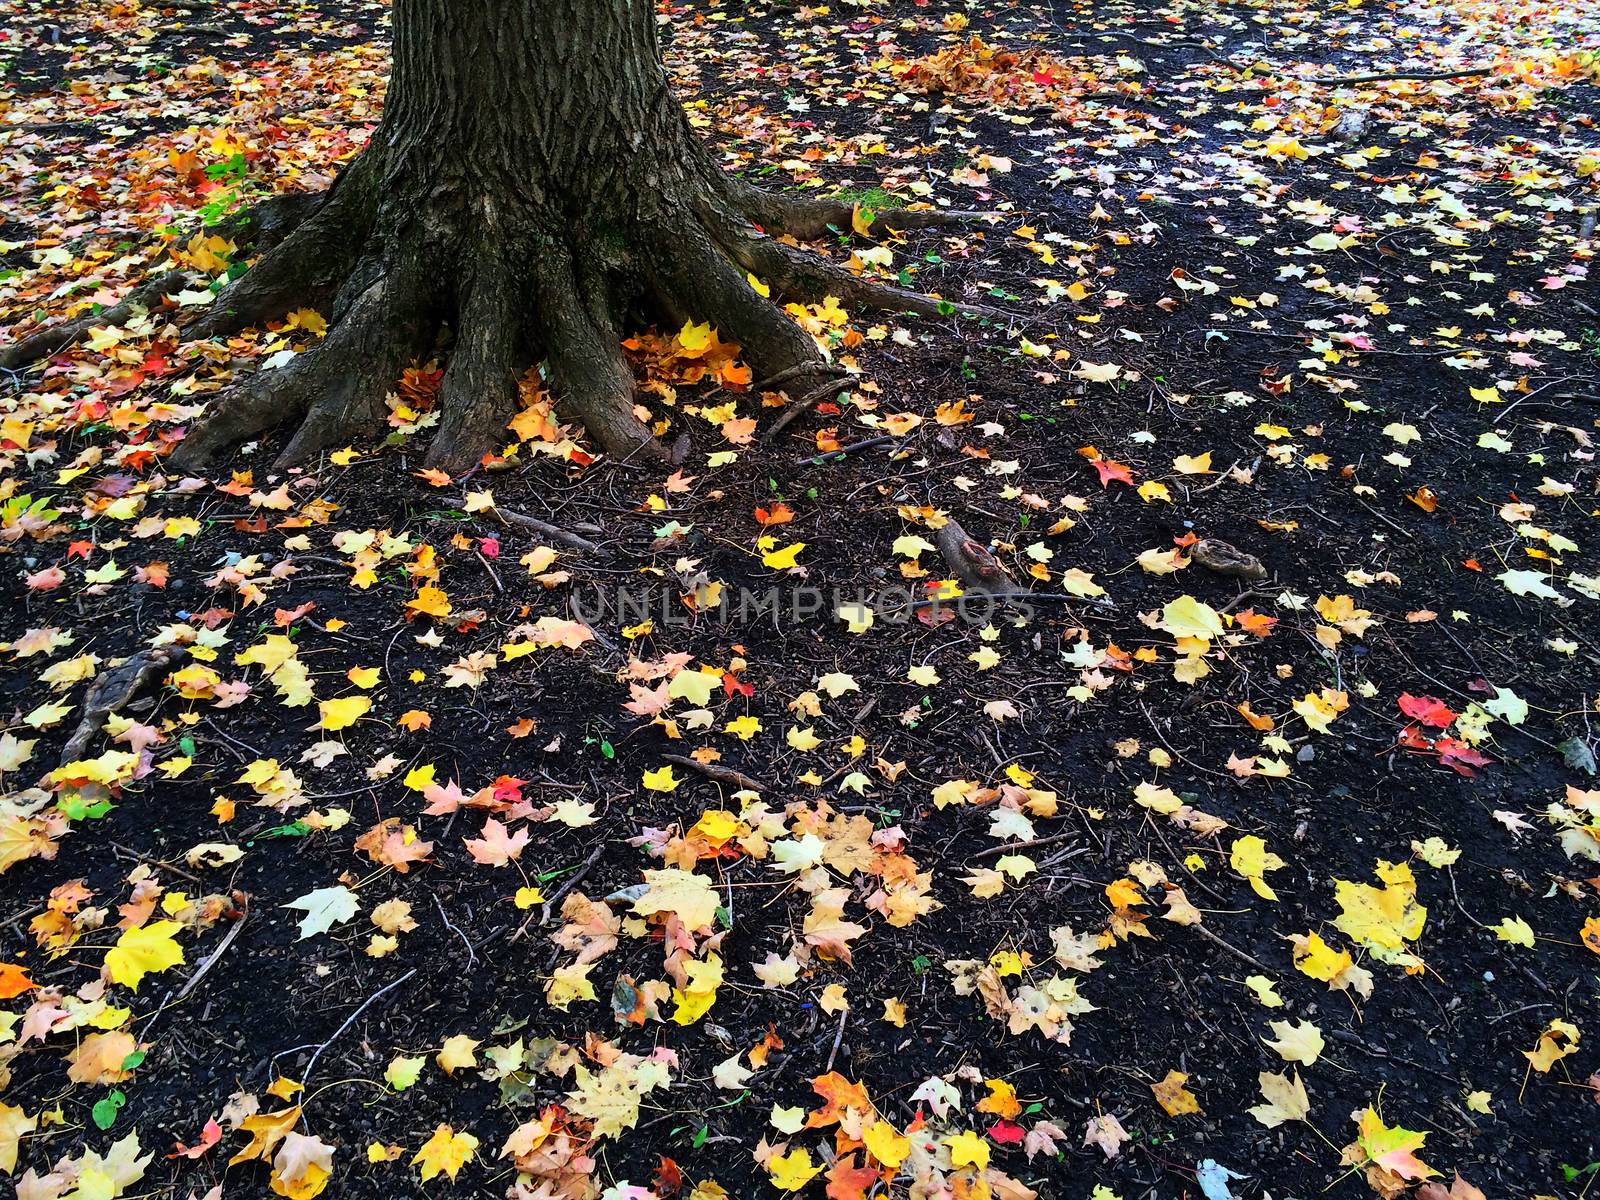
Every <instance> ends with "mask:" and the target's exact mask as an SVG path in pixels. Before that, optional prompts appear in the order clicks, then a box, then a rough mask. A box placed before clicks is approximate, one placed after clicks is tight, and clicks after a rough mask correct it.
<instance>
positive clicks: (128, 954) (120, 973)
mask: <svg viewBox="0 0 1600 1200" xmlns="http://www.w3.org/2000/svg"><path fill="white" fill-rule="evenodd" d="M182 928H183V926H182V925H180V924H178V922H176V921H151V922H150V923H149V924H148V925H144V926H141V927H140V928H138V929H125V930H123V932H122V936H121V937H119V938H118V939H117V944H116V945H115V946H113V947H111V949H110V950H107V951H106V974H107V975H109V976H110V977H111V982H112V983H117V984H121V985H122V986H123V987H125V988H131V989H132V990H133V991H138V990H139V983H140V981H141V980H143V979H144V977H145V976H146V975H157V974H160V973H161V972H162V971H166V970H169V969H170V968H172V967H177V966H182V965H183V947H182V946H180V945H178V943H177V942H176V941H174V940H173V934H175V933H177V932H178V930H180V929H182Z"/></svg>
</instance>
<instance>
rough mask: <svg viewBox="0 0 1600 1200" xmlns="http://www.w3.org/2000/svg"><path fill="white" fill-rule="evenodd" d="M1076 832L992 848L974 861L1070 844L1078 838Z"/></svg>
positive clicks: (975, 856)
mask: <svg viewBox="0 0 1600 1200" xmlns="http://www.w3.org/2000/svg"><path fill="white" fill-rule="evenodd" d="M1077 836H1078V835H1077V833H1076V832H1072V833H1057V834H1054V835H1053V836H1051V837H1042V838H1033V839H1032V840H1030V841H1026V842H1009V843H1007V844H1006V845H1004V846H991V847H989V849H987V850H981V851H979V852H978V853H977V854H974V855H973V856H972V861H973V862H977V861H978V860H979V859H983V858H998V857H999V856H1000V855H1002V854H1010V853H1011V852H1012V851H1014V850H1031V849H1033V848H1034V847H1035V846H1054V845H1055V844H1056V843H1057V842H1068V841H1071V840H1072V839H1073V838H1075V837H1077Z"/></svg>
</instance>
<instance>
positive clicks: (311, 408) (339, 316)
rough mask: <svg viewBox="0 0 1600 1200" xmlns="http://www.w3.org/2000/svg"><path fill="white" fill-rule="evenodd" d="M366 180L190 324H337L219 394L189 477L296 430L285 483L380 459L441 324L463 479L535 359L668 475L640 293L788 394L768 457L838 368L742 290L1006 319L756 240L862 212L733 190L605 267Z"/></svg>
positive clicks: (554, 233) (627, 459) (559, 239)
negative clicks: (325, 320) (643, 403)
mask: <svg viewBox="0 0 1600 1200" xmlns="http://www.w3.org/2000/svg"><path fill="white" fill-rule="evenodd" d="M375 174H376V172H375V169H371V168H364V167H363V165H362V163H361V162H360V160H358V161H357V163H356V164H354V165H353V166H352V167H351V169H350V170H349V171H347V172H346V173H345V175H343V176H341V178H340V180H339V182H338V183H337V184H336V185H335V188H334V190H333V191H332V192H331V193H330V194H329V195H328V197H327V198H326V200H325V201H323V202H322V203H321V204H318V205H316V206H314V207H313V206H309V205H305V204H303V203H301V202H296V203H295V204H294V205H291V206H290V207H289V209H288V210H287V211H286V213H285V214H279V215H275V216H274V218H273V225H274V228H275V229H276V230H277V231H278V232H279V233H281V234H283V236H282V240H281V241H279V242H278V244H277V245H276V246H275V247H274V248H272V249H271V250H270V251H268V252H267V253H266V254H264V255H263V256H262V257H261V259H260V260H259V261H258V262H257V263H256V265H255V266H254V267H253V268H252V269H251V270H250V271H249V272H247V273H246V274H245V275H243V276H242V277H241V278H240V279H239V280H237V281H236V282H235V283H234V284H233V285H232V286H231V287H229V288H228V289H227V290H226V291H224V292H223V293H222V295H220V296H219V297H218V299H217V301H216V303H215V304H214V305H213V306H212V308H211V309H210V310H209V311H208V312H207V313H205V314H204V315H203V316H202V317H200V318H199V319H198V320H197V321H195V322H194V323H193V324H192V325H191V326H190V329H189V332H190V333H191V335H193V336H214V335H219V334H225V333H229V332H232V331H234V330H237V329H240V328H244V327H246V326H249V325H254V324H260V323H263V322H266V321H270V320H273V319H276V318H278V317H281V316H282V315H283V314H284V313H285V312H287V311H290V310H291V309H295V308H300V307H307V306H310V307H317V308H319V309H321V310H322V311H329V312H331V318H330V325H329V331H328V335H327V337H326V338H325V339H324V340H323V341H322V342H320V343H319V344H317V345H315V346H314V347H312V348H311V349H309V350H307V351H305V352H303V353H302V354H300V355H299V356H298V357H296V358H295V359H293V360H292V361H291V362H290V363H288V364H287V365H286V366H284V367H281V368H279V369H277V370H272V371H265V372H262V373H260V374H257V375H255V376H253V377H252V378H250V379H248V380H247V381H245V382H244V383H242V384H240V385H238V386H236V387H234V388H233V389H231V390H230V391H228V392H226V393H224V394H222V395H219V396H218V397H216V398H215V399H214V400H213V401H212V402H211V406H210V409H209V411H208V412H207V413H206V415H205V416H204V418H203V419H202V420H200V421H199V422H198V423H197V424H196V425H195V426H194V428H193V429H192V430H191V431H190V432H189V435H188V437H187V438H186V439H185V440H184V442H183V443H182V445H181V446H180V447H179V449H178V450H177V451H176V452H175V453H174V455H173V460H172V461H173V465H174V466H176V467H177V468H179V469H181V470H196V469H198V468H200V467H202V466H204V465H206V464H208V463H209V462H211V461H213V460H214V459H215V458H216V457H217V456H218V455H219V454H221V453H222V452H224V451H226V450H227V449H229V448H231V447H232V446H234V445H236V444H238V443H240V442H244V441H248V440H251V439H255V438H259V437H261V436H262V435H263V434H265V433H267V432H268V431H269V430H271V429H273V428H274V427H275V426H278V425H280V424H291V423H292V424H294V425H295V426H296V429H295V432H294V434H293V435H292V437H291V438H290V441H289V443H288V445H287V447H286V448H285V449H284V450H283V452H282V454H281V455H280V456H279V457H278V460H277V462H278V465H279V466H294V465H301V464H304V463H306V462H308V461H310V460H311V459H314V458H315V457H316V456H318V455H319V454H321V453H323V452H325V451H326V450H329V449H332V448H335V447H338V446H341V445H345V444H352V443H353V444H359V443H363V442H365V443H369V444H370V443H371V442H372V441H373V440H375V438H374V434H375V433H377V432H379V431H381V430H382V429H383V428H384V427H385V422H386V417H387V406H386V403H385V397H386V395H387V393H388V391H389V390H390V389H391V388H392V387H393V385H394V383H395V381H396V380H397V379H398V378H399V376H400V375H401V373H402V372H403V370H404V369H405V366H406V365H407V363H408V362H410V361H412V359H413V358H414V357H416V356H420V355H425V354H426V353H428V352H429V350H430V348H431V347H432V346H433V345H434V339H435V336H436V333H437V331H438V330H439V329H440V328H441V327H442V326H447V327H449V328H450V329H451V330H452V332H453V343H454V344H453V347H452V349H451V352H450V357H449V361H448V365H447V367H446V370H445V375H444V379H443V382H442V384H441V387H440V392H439V397H438V400H437V410H438V413H439V423H438V428H437V430H436V432H435V433H434V435H433V439H432V442H431V444H430V445H429V448H428V454H427V463H428V465H429V466H431V467H436V468H439V469H442V470H445V471H447V472H449V473H451V474H459V473H461V472H463V471H466V470H470V469H471V468H473V467H474V466H476V465H477V464H479V463H480V462H482V461H484V459H485V457H486V456H488V455H492V454H493V453H495V452H496V451H498V450H500V449H501V448H502V447H503V446H504V444H505V442H506V439H507V435H506V432H505V429H506V425H507V423H508V422H509V421H510V420H511V419H512V417H514V416H515V414H516V411H517V404H518V393H519V380H520V379H521V377H522V375H523V374H524V373H525V372H526V370H527V368H528V367H529V365H531V364H532V363H533V362H535V361H537V360H540V359H542V360H543V361H544V363H545V366H546V373H547V375H548V377H549V379H550V381H551V385H552V391H553V393H554V395H555V398H556V400H557V403H558V406H559V408H560V411H561V413H562V415H563V416H564V417H565V418H566V419H569V420H574V421H577V422H580V423H581V424H582V425H583V426H584V427H585V428H586V429H587V430H588V432H589V434H590V435H591V436H592V437H593V438H594V439H595V441H596V442H597V443H598V445H599V447H600V448H601V449H602V450H604V451H605V452H606V453H607V454H608V455H610V456H611V457H612V458H613V459H615V460H617V461H620V462H623V463H634V464H641V463H652V464H657V463H661V462H665V461H675V456H673V455H669V454H668V453H667V451H666V450H665V448H664V447H663V446H662V445H661V444H660V443H659V442H658V441H657V440H656V439H655V437H654V436H652V433H651V430H650V427H649V424H648V420H649V415H648V413H647V412H646V411H645V410H643V409H642V408H639V407H638V406H637V401H636V385H635V381H634V377H633V373H632V370H631V369H630V367H629V365H628V362H627V360H626V358H625V357H624V356H623V353H622V350H621V347H620V340H621V337H622V335H623V333H624V332H625V331H624V330H622V329H621V328H619V323H620V322H619V316H620V314H621V313H622V312H624V311H626V309H627V306H628V305H629V304H631V303H632V302H633V301H634V300H637V299H640V298H641V296H640V292H641V290H642V291H643V297H642V298H643V299H644V300H645V301H646V302H647V303H648V304H649V305H651V306H652V307H653V308H654V309H655V310H656V312H657V313H658V314H660V315H661V316H663V317H665V318H666V319H668V320H670V321H673V322H677V323H682V322H684V321H689V320H693V321H697V322H700V321H704V322H709V323H710V324H712V325H713V326H714V327H715V328H717V329H718V330H719V331H721V332H722V334H723V335H724V336H725V337H727V338H728V339H729V340H730V341H734V342H737V343H739V345H740V346H741V348H742V354H743V357H744V360H745V362H746V363H747V364H748V365H749V366H750V368H751V369H752V371H753V373H754V375H755V377H756V379H757V380H758V381H760V382H759V383H758V386H762V387H763V390H777V388H778V386H779V384H780V383H781V386H782V390H783V391H784V392H785V393H787V395H788V396H789V397H791V400H790V403H789V406H788V407H787V409H786V410H785V412H784V413H783V414H781V415H780V416H779V417H778V418H777V420H776V421H775V422H774V423H772V424H771V425H770V426H769V429H768V433H767V437H768V439H769V440H770V438H771V437H773V436H776V434H777V433H778V432H780V431H781V430H782V429H783V428H785V427H786V426H787V425H789V424H790V423H792V422H793V421H794V420H796V419H797V418H798V417H800V416H803V415H804V414H805V413H806V412H808V411H809V410H810V409H811V407H812V406H814V405H815V404H816V403H817V402H819V401H820V399H822V398H823V397H824V396H826V395H831V394H834V389H835V388H836V387H837V381H838V378H839V375H840V371H839V369H838V368H837V367H836V366H835V365H834V364H832V363H831V362H830V361H829V359H828V356H827V355H826V353H825V352H824V351H823V350H822V349H820V348H819V346H818V344H817V342H816V341H815V340H814V339H813V338H812V337H811V336H810V335H809V334H807V333H806V332H805V331H804V330H802V329H801V328H800V327H799V326H798V325H797V324H796V323H795V322H794V321H792V320H790V319H789V317H788V315H787V314H785V313H784V312H783V311H782V309H781V308H780V307H779V304H778V303H777V302H775V301H774V300H771V299H768V298H767V296H765V295H763V294H762V293H761V292H758V291H757V290H756V288H755V287H753V286H752V285H751V283H750V279H749V276H751V275H753V276H755V277H757V278H759V279H762V280H765V281H766V283H767V284H768V285H769V286H770V287H771V289H772V291H773V293H774V294H775V295H776V296H777V297H780V298H781V299H784V300H801V301H810V302H816V301H820V300H822V299H824V298H825V297H827V296H835V297H838V298H839V299H840V300H841V301H842V302H843V303H844V304H846V305H847V306H850V307H855V308H864V309H877V310H886V311H890V312H897V313H913V314H918V315H922V316H928V317H939V316H949V315H950V314H951V313H952V311H962V312H967V313H980V314H982V315H985V316H1003V315H1004V314H999V313H996V312H995V310H992V309H983V308H974V307H972V306H969V305H960V304H958V305H955V306H951V305H949V304H947V303H946V302H944V301H942V300H939V299H936V298H934V297H932V296H927V295H923V294H922V293H920V292H914V291H908V290H906V289H904V288H898V287H893V286H891V285H888V284H884V283H879V282H876V281H874V280H871V279H868V278H865V277H863V276H860V275H857V274H854V273H853V272H851V271H849V270H847V269H846V268H844V267H842V266H840V265H838V264H836V263H833V262H830V261H829V260H827V259H825V258H822V257H820V256H818V255H814V254H810V253H808V252H806V251H804V250H802V249H800V248H798V247H796V246H792V245H789V244H787V243H786V242H783V241H779V240H777V239H776V238H774V237H772V236H769V235H768V234H767V233H764V232H763V231H762V229H760V228H757V225H756V224H754V223H752V222H759V221H761V220H763V219H765V220H770V221H773V222H778V223H780V224H779V227H780V228H782V229H784V230H787V231H789V232H794V233H797V234H800V235H811V236H815V235H816V234H818V233H820V232H821V231H822V230H824V229H825V228H826V226H828V225H831V224H835V223H837V222H839V221H843V222H844V223H845V224H846V225H848V224H849V222H850V217H851V211H852V210H851V208H850V206H849V205H847V204H844V203H843V202H840V201H814V200H795V199H792V198H788V197H782V198H780V197H773V196H766V195H765V194H764V193H760V192H757V191H756V190H755V189H752V188H749V187H748V186H747V185H743V184H738V183H736V182H735V183H730V184H729V185H728V188H727V189H721V188H713V189H710V190H708V191H707V192H706V193H705V194H702V195H699V196H695V197H692V198H691V200H690V202H689V203H686V204H685V205H683V206H682V207H679V208H677V209H676V210H669V211H668V213H667V215H664V216H656V217H654V218H652V219H651V220H650V221H649V222H648V223H643V224H632V225H631V226H630V228H631V236H629V237H628V238H626V239H625V242H624V244H623V248H622V250H621V251H620V253H619V252H618V251H617V249H616V247H614V246H608V249H607V253H605V254H598V253H594V252H593V249H594V248H593V247H588V246H585V245H583V244H582V243H581V237H577V238H575V236H574V232H573V231H572V230H569V229H565V228H563V229H560V230H555V229H550V228H546V229H545V231H544V232H543V233H542V234H541V233H540V232H538V228H539V227H538V225H537V223H536V222H535V223H533V224H532V225H531V226H530V224H529V223H527V222H526V221H524V223H521V224H519V223H518V219H517V218H516V217H507V215H506V213H505V210H504V209H503V208H501V209H498V210H497V209H496V207H495V206H494V205H491V204H488V203H487V202H485V204H484V206H483V210H482V211H483V212H484V213H486V214H487V213H495V212H498V214H499V215H498V216H496V217H495V222H496V224H495V226H494V227H495V233H494V236H492V237H490V236H488V235H487V234H485V235H483V236H481V237H472V238H469V239H468V240H466V241H463V242H457V241H455V240H454V238H455V236H456V233H457V231H458V230H459V226H460V223H461V222H460V220H459V218H455V219H453V220H446V219H443V218H441V219H440V220H437V221H433V222H429V221H428V220H427V219H426V217H427V215H428V214H427V211H422V212H417V211H413V210H414V209H415V207H416V206H415V205H414V204H413V205H412V206H410V207H407V206H405V205H401V204H399V203H397V202H395V200H394V198H393V197H385V198H380V197H379V196H378V195H377V192H378V190H379V189H377V188H375V187H373V186H372V185H371V184H370V182H369V177H375ZM280 216H281V219H279V218H280ZM972 216H973V214H959V213H958V214H951V213H943V212H937V213H935V212H929V213H921V212H917V213H913V212H904V211H902V212H897V213H893V214H883V215H882V216H881V217H880V218H879V220H880V221H881V222H886V223H887V227H888V228H891V229H898V228H913V227H917V226H929V225H948V224H953V223H958V222H964V221H966V220H968V219H970V218H971V217H972ZM874 227H875V228H876V227H878V226H874ZM418 239H422V240H420V241H419V240H418ZM424 262H426V265H424ZM597 263H598V264H600V265H596V264H597Z"/></svg>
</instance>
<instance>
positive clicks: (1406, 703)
mask: <svg viewBox="0 0 1600 1200" xmlns="http://www.w3.org/2000/svg"><path fill="white" fill-rule="evenodd" d="M1400 711H1401V712H1403V713H1405V715H1406V716H1408V717H1410V718H1411V719H1412V720H1413V721H1421V722H1422V723H1423V724H1424V725H1432V726H1433V727H1434V728H1435V729H1448V728H1449V727H1450V725H1451V723H1452V722H1454V721H1455V719H1456V717H1457V716H1458V715H1459V714H1457V713H1455V712H1453V711H1452V710H1451V708H1450V706H1449V705H1447V704H1446V703H1445V702H1444V701H1443V700H1438V699H1435V698H1434V697H1433V696H1413V695H1412V694H1411V693H1410V692H1401V693H1400Z"/></svg>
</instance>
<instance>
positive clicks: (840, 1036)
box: [822, 1008, 850, 1075]
mask: <svg viewBox="0 0 1600 1200" xmlns="http://www.w3.org/2000/svg"><path fill="white" fill-rule="evenodd" d="M849 1015H850V1010H849V1009H848V1008H847V1009H845V1010H844V1011H843V1012H841V1013H840V1014H839V1028H837V1029H835V1030H834V1031H833V1049H832V1050H829V1051H828V1065H827V1066H825V1067H823V1068H822V1073H823V1074H824V1075H826V1074H827V1073H828V1072H829V1071H831V1070H833V1060H834V1059H835V1058H837V1057H838V1055H839V1043H840V1042H842V1041H844V1019H845V1018H846V1017H848V1016H849Z"/></svg>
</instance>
